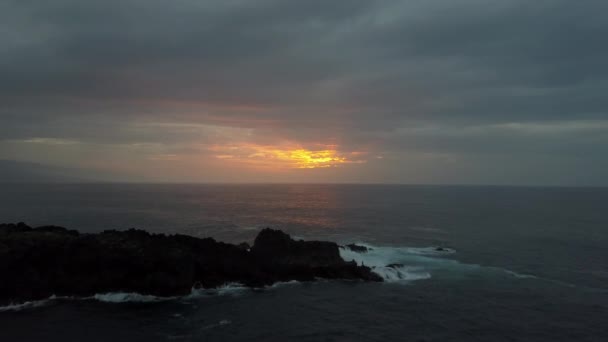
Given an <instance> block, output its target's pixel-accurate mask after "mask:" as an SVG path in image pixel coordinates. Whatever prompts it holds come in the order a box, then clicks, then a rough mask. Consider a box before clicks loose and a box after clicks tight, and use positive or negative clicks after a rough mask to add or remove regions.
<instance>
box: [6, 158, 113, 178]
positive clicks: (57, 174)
mask: <svg viewBox="0 0 608 342" xmlns="http://www.w3.org/2000/svg"><path fill="white" fill-rule="evenodd" d="M109 180H120V179H116V177H113V176H112V175H104V174H100V173H99V172H96V171H92V170H85V169H79V168H69V167H61V166H54V165H47V164H39V163H32V162H22V161H15V160H0V183H63V182H77V183H78V182H96V181H109Z"/></svg>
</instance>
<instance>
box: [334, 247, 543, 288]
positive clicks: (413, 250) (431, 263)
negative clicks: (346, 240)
mask: <svg viewBox="0 0 608 342" xmlns="http://www.w3.org/2000/svg"><path fill="white" fill-rule="evenodd" d="M357 245H358V246H363V247H366V248H367V252H356V251H353V250H351V249H349V248H348V247H344V248H340V255H341V257H342V258H343V259H344V260H346V261H351V260H352V261H355V262H356V263H357V264H358V265H365V266H368V267H370V268H371V269H372V271H373V272H374V273H376V274H378V275H379V276H381V277H382V279H384V281H385V282H389V283H394V282H402V283H408V282H411V281H416V280H423V279H429V278H431V277H432V275H439V274H440V275H441V276H443V277H462V276H467V275H472V274H478V273H479V272H483V273H485V274H488V275H491V274H494V275H499V276H500V275H502V276H508V277H513V278H517V279H539V278H538V277H536V276H534V275H530V274H522V273H517V272H514V271H511V270H508V269H504V268H500V267H491V266H481V265H478V264H467V263H462V262H460V261H458V260H454V259H451V258H449V256H451V255H453V254H455V253H456V251H455V250H453V249H451V248H443V247H421V248H420V247H382V246H373V245H369V244H366V243H357Z"/></svg>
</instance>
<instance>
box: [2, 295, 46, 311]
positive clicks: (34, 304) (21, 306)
mask: <svg viewBox="0 0 608 342" xmlns="http://www.w3.org/2000/svg"><path fill="white" fill-rule="evenodd" d="M53 299H54V297H51V298H48V299H42V300H34V301H29V302H24V303H18V304H14V303H11V304H9V305H5V306H0V312H7V311H21V310H26V309H33V308H39V307H41V306H45V305H47V304H49V303H50V302H51V301H52V300H53Z"/></svg>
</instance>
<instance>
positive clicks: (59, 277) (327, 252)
mask: <svg viewBox="0 0 608 342" xmlns="http://www.w3.org/2000/svg"><path fill="white" fill-rule="evenodd" d="M318 278H325V279H352V280H366V281H382V279H381V278H380V277H379V276H378V275H376V274H375V273H372V272H371V270H370V269H369V268H368V267H364V266H358V265H357V264H356V263H355V262H346V261H344V260H343V259H342V258H341V257H340V254H339V250H338V245H337V244H335V243H333V242H322V241H296V240H293V239H292V238H291V237H290V236H289V235H287V234H285V233H283V232H282V231H279V230H272V229H268V228H267V229H264V230H262V231H261V232H260V233H259V234H258V236H257V237H256V239H255V242H254V244H253V246H252V247H250V248H249V246H248V245H244V244H241V245H238V246H237V245H232V244H227V243H223V242H218V241H215V240H214V239H212V238H205V239H199V238H195V237H191V236H186V235H163V234H150V233H148V232H146V231H143V230H135V229H131V230H127V231H115V230H107V231H104V232H102V233H99V234H80V233H79V232H78V231H75V230H68V229H65V228H62V227H57V226H44V227H38V228H31V227H29V226H27V225H25V224H23V223H19V224H0V304H1V303H9V302H18V301H25V300H35V299H43V298H47V297H49V296H51V295H57V296H91V295H94V294H96V293H106V292H139V293H142V294H150V295H157V296H178V295H185V294H188V293H190V291H191V289H192V287H193V286H195V287H196V286H201V287H205V288H214V287H218V286H221V285H224V284H226V283H231V282H238V283H241V284H243V285H245V286H250V287H261V286H266V285H270V284H273V283H275V282H280V281H290V280H298V281H311V280H315V279H318Z"/></svg>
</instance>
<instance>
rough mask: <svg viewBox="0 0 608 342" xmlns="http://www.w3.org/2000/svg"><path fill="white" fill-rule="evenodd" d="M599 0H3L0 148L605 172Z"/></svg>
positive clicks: (153, 168)
mask: <svg viewBox="0 0 608 342" xmlns="http://www.w3.org/2000/svg"><path fill="white" fill-rule="evenodd" d="M606 13H608V2H606V1H594V0H589V1H586V0H578V1H572V0H535V1H530V0H509V1H505V0H458V1H454V0H407V1H405V0H403V1H397V0H382V1H371V0H341V1H339V0H334V1H328V0H307V1H301V0H255V1H254V0H207V1H202V0H173V1H165V0H162V1H161V0H104V1H83V0H54V1H33V0H4V1H2V2H0V23H1V24H0V49H1V50H0V51H1V52H2V53H0V159H2V160H11V161H19V162H24V163H25V162H34V163H40V164H48V165H49V166H53V167H62V168H78V169H83V170H90V171H91V172H92V173H96V174H98V173H107V174H112V175H119V176H117V179H121V180H124V179H128V180H135V181H169V182H363V183H378V182H389V183H442V184H445V183H450V184H519V185H527V184H533V185H550V184H551V185H552V184H556V185H608V62H607V61H608V44H607V43H606V39H607V38H606V37H608V21H607V20H606ZM27 165H31V164H27Z"/></svg>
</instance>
